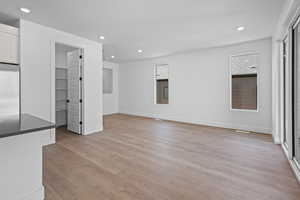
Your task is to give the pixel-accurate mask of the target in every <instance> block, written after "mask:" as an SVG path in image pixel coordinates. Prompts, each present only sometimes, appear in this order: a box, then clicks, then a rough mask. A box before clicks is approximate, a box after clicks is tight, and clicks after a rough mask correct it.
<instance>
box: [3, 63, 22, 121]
mask: <svg viewBox="0 0 300 200" xmlns="http://www.w3.org/2000/svg"><path fill="white" fill-rule="evenodd" d="M19 114H20V68H19V65H13V64H5V63H0V117H3V116H8V115H19Z"/></svg>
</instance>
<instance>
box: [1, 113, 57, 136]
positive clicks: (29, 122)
mask: <svg viewBox="0 0 300 200" xmlns="http://www.w3.org/2000/svg"><path fill="white" fill-rule="evenodd" d="M51 128H55V124H53V123H51V122H48V121H45V120H43V119H40V118H37V117H34V116H32V115H29V114H21V115H15V116H7V117H0V138H4V137H10V136H16V135H23V134H28V133H32V132H35V131H41V130H47V129H51Z"/></svg>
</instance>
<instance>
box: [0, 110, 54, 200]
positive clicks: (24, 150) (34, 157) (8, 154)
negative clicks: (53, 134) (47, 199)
mask: <svg viewBox="0 0 300 200" xmlns="http://www.w3.org/2000/svg"><path fill="white" fill-rule="evenodd" d="M52 128H55V124H53V123H51V122H48V121H45V120H42V119H40V118H37V117H34V116H32V115H29V114H21V115H15V116H6V117H0V194H1V196H0V199H5V200H21V199H22V200H27V199H28V200H29V199H30V200H42V199H44V187H43V182H42V179H43V175H42V170H43V167H42V162H43V159H42V155H43V154H42V141H41V138H42V136H43V134H47V131H46V130H48V129H52ZM45 131H46V132H45Z"/></svg>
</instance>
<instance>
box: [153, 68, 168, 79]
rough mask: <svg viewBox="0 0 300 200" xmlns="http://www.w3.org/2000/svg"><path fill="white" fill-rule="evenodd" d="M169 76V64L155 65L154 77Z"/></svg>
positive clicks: (165, 77)
mask: <svg viewBox="0 0 300 200" xmlns="http://www.w3.org/2000/svg"><path fill="white" fill-rule="evenodd" d="M168 78H169V66H168V65H157V66H156V79H157V80H161V79H168Z"/></svg>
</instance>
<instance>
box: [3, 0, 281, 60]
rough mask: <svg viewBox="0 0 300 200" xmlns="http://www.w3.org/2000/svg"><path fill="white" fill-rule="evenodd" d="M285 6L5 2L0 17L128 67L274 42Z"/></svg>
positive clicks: (116, 0) (253, 1)
mask: <svg viewBox="0 0 300 200" xmlns="http://www.w3.org/2000/svg"><path fill="white" fill-rule="evenodd" d="M285 1H286V0H209V1H208V0H49V1H45V0H44V1H41V0H40V1H38V0H26V1H23V0H9V1H8V0H0V2H1V7H0V12H1V13H2V14H1V15H2V16H11V17H13V18H24V19H27V20H31V21H33V22H36V23H40V24H43V25H46V26H50V27H53V28H56V29H59V30H63V31H66V32H70V33H73V34H76V35H79V36H83V37H86V38H88V39H91V40H95V41H98V42H101V43H104V56H105V59H106V60H110V61H115V62H122V61H129V60H136V59H144V58H151V57H158V56H164V55H169V54H174V53H178V52H185V51H192V50H196V49H201V48H208V47H214V46H221V45H227V44H233V43H237V42H244V41H250V40H256V39H261V38H266V37H269V36H271V35H272V33H273V31H274V29H275V26H276V24H277V20H278V17H279V14H280V12H281V8H282V7H283V3H284V2H285ZM20 7H26V8H29V9H31V11H32V12H31V13H30V14H25V13H22V12H20V10H19V8H20ZM1 15H0V17H1ZM0 20H1V19H0ZM238 26H245V27H246V29H245V31H242V32H238V31H237V30H236V28H237V27H238ZM100 35H103V36H105V40H104V41H102V40H100V39H99V36H100ZM138 49H142V50H143V53H141V54H139V53H137V50H138ZM112 55H113V56H115V58H114V59H111V56H112Z"/></svg>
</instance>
